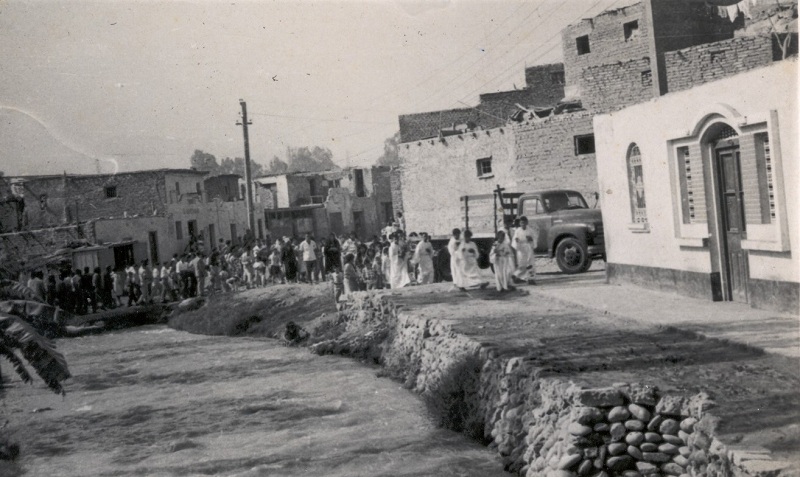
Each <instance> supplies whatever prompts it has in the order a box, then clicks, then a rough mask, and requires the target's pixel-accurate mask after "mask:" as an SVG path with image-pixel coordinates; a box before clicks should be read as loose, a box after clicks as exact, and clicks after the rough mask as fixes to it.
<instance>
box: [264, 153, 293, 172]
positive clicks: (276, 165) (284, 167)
mask: <svg viewBox="0 0 800 477" xmlns="http://www.w3.org/2000/svg"><path fill="white" fill-rule="evenodd" d="M288 170H289V164H287V163H286V162H285V161H282V160H281V158H279V157H278V156H275V157H273V158H272V160H271V161H269V167H268V168H267V174H283V173H285V172H286V171H288Z"/></svg>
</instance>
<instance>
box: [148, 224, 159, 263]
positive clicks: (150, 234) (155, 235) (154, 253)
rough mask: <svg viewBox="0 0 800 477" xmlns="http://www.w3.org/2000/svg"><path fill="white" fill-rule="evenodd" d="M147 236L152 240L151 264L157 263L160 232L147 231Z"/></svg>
mask: <svg viewBox="0 0 800 477" xmlns="http://www.w3.org/2000/svg"><path fill="white" fill-rule="evenodd" d="M147 238H148V240H149V242H150V264H152V265H156V264H158V263H159V261H158V233H157V232H155V231H151V232H148V233H147Z"/></svg>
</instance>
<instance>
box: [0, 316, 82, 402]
mask: <svg viewBox="0 0 800 477" xmlns="http://www.w3.org/2000/svg"><path fill="white" fill-rule="evenodd" d="M0 339H2V342H3V344H4V345H5V346H6V347H7V348H9V349H17V350H19V351H20V353H21V354H22V357H23V358H25V360H26V361H27V362H28V363H29V364H30V365H31V366H32V367H33V369H34V370H35V371H36V374H38V375H39V377H40V378H42V380H43V381H44V382H45V384H47V387H49V388H50V389H51V390H52V391H53V392H56V393H61V394H64V388H63V387H62V386H61V382H62V381H64V380H65V379H67V378H69V377H70V373H69V369H68V368H67V360H66V359H64V355H62V354H61V353H59V352H58V351H57V350H56V348H55V345H54V344H53V342H52V341H50V340H49V339H47V338H45V337H43V336H42V335H40V334H39V333H37V332H36V330H35V329H34V328H33V327H32V326H31V325H29V324H28V323H26V322H25V321H24V320H22V319H20V318H19V317H18V316H15V315H13V314H9V313H3V312H0Z"/></svg>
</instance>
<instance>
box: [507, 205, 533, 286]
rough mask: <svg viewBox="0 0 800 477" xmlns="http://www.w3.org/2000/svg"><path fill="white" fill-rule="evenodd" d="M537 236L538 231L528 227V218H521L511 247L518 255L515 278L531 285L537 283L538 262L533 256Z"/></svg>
mask: <svg viewBox="0 0 800 477" xmlns="http://www.w3.org/2000/svg"><path fill="white" fill-rule="evenodd" d="M536 236H537V231H536V229H533V228H530V227H528V218H527V217H525V216H524V215H523V216H522V217H520V218H519V227H517V228H516V229H515V230H514V238H512V239H511V246H512V247H514V250H515V251H516V254H517V269H516V270H515V271H514V277H516V278H517V279H519V280H525V281H527V282H528V283H529V284H531V285H533V284H535V283H536V261H535V259H534V254H533V252H534V248H535V246H536Z"/></svg>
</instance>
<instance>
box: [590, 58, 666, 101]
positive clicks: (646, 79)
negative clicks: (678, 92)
mask: <svg viewBox="0 0 800 477" xmlns="http://www.w3.org/2000/svg"><path fill="white" fill-rule="evenodd" d="M581 82H582V84H583V88H584V89H583V101H582V103H583V107H585V108H586V109H593V110H598V111H606V112H607V111H614V110H617V109H622V108H624V107H626V106H629V105H631V104H636V103H641V102H642V101H647V100H648V99H650V98H651V97H652V96H653V77H652V71H651V70H650V59H649V58H639V59H636V60H628V61H623V62H620V63H613V64H609V65H598V66H591V67H589V68H586V69H585V70H583V71H582V72H581Z"/></svg>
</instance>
